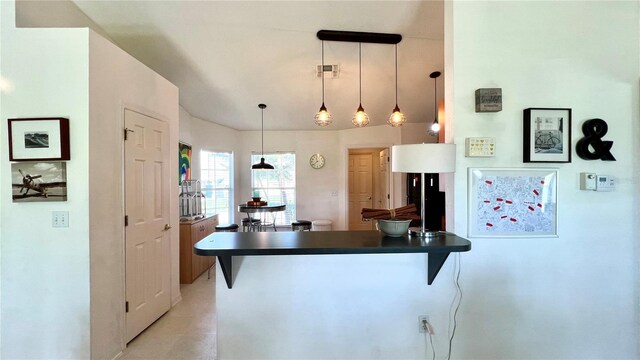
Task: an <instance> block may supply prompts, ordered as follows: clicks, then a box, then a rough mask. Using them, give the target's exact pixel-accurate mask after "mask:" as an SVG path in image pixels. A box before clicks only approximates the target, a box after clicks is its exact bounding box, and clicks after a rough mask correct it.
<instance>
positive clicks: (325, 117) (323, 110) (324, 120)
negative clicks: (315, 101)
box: [314, 40, 332, 126]
mask: <svg viewBox="0 0 640 360" xmlns="http://www.w3.org/2000/svg"><path fill="white" fill-rule="evenodd" d="M314 121H315V123H316V125H318V126H327V125H329V124H331V121H332V119H331V113H330V112H329V111H328V110H327V107H326V106H324V40H322V106H320V110H318V113H317V114H316V116H315V117H314Z"/></svg>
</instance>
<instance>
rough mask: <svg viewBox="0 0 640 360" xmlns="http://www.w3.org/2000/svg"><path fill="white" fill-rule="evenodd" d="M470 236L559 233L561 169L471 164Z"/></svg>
mask: <svg viewBox="0 0 640 360" xmlns="http://www.w3.org/2000/svg"><path fill="white" fill-rule="evenodd" d="M468 184H469V189H468V190H469V191H468V200H469V205H468V211H469V214H468V228H467V229H468V235H469V237H492V238H496V237H557V236H558V212H557V199H558V198H557V188H558V170H557V169H544V168H513V169H510V168H469V179H468Z"/></svg>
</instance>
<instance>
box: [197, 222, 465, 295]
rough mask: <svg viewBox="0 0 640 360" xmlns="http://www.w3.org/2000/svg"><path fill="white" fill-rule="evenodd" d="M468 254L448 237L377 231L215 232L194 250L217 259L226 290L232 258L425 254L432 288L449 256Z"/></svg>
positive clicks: (455, 238)
mask: <svg viewBox="0 0 640 360" xmlns="http://www.w3.org/2000/svg"><path fill="white" fill-rule="evenodd" d="M469 250H471V242H470V241H469V240H467V239H464V238H461V237H459V236H457V235H455V234H451V233H446V232H443V233H442V234H441V235H438V236H437V237H434V238H426V239H420V238H417V237H410V236H407V235H405V236H402V237H389V236H384V234H382V233H381V232H379V231H300V232H298V231H287V232H236V233H234V232H217V233H213V234H211V235H209V236H207V237H206V238H204V239H202V240H200V241H199V242H197V243H196V244H195V245H194V247H193V252H194V253H195V254H196V255H201V256H217V257H218V262H219V263H220V269H221V270H222V273H223V275H224V279H225V281H226V283H227V287H228V288H229V289H231V288H232V286H233V270H232V262H233V257H234V256H262V255H335V254H406V253H427V254H428V259H429V261H428V274H427V283H428V284H429V285H431V284H432V283H433V280H435V278H436V275H438V272H439V271H440V269H441V268H442V266H443V265H444V263H445V261H446V260H447V258H448V257H449V254H450V253H452V252H465V251H469Z"/></svg>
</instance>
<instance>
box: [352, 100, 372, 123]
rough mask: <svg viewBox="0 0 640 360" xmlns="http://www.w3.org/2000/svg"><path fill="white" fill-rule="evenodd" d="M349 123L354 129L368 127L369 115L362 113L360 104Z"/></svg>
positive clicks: (362, 109)
mask: <svg viewBox="0 0 640 360" xmlns="http://www.w3.org/2000/svg"><path fill="white" fill-rule="evenodd" d="M351 123H352V124H353V125H354V126H355V127H365V126H367V125H369V115H367V113H366V112H364V108H363V107H362V104H360V106H358V110H356V113H355V114H354V115H353V118H352V119H351Z"/></svg>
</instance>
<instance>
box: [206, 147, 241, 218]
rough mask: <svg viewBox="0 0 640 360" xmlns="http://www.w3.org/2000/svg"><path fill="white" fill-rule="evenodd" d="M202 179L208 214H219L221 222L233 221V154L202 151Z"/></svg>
mask: <svg viewBox="0 0 640 360" xmlns="http://www.w3.org/2000/svg"><path fill="white" fill-rule="evenodd" d="M200 179H201V185H202V193H203V194H204V196H205V198H206V199H207V200H206V201H207V216H210V215H213V214H218V221H219V222H220V224H230V223H233V221H232V219H233V216H232V214H233V208H232V207H233V154H232V153H231V152H211V151H204V150H203V151H201V152H200Z"/></svg>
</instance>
